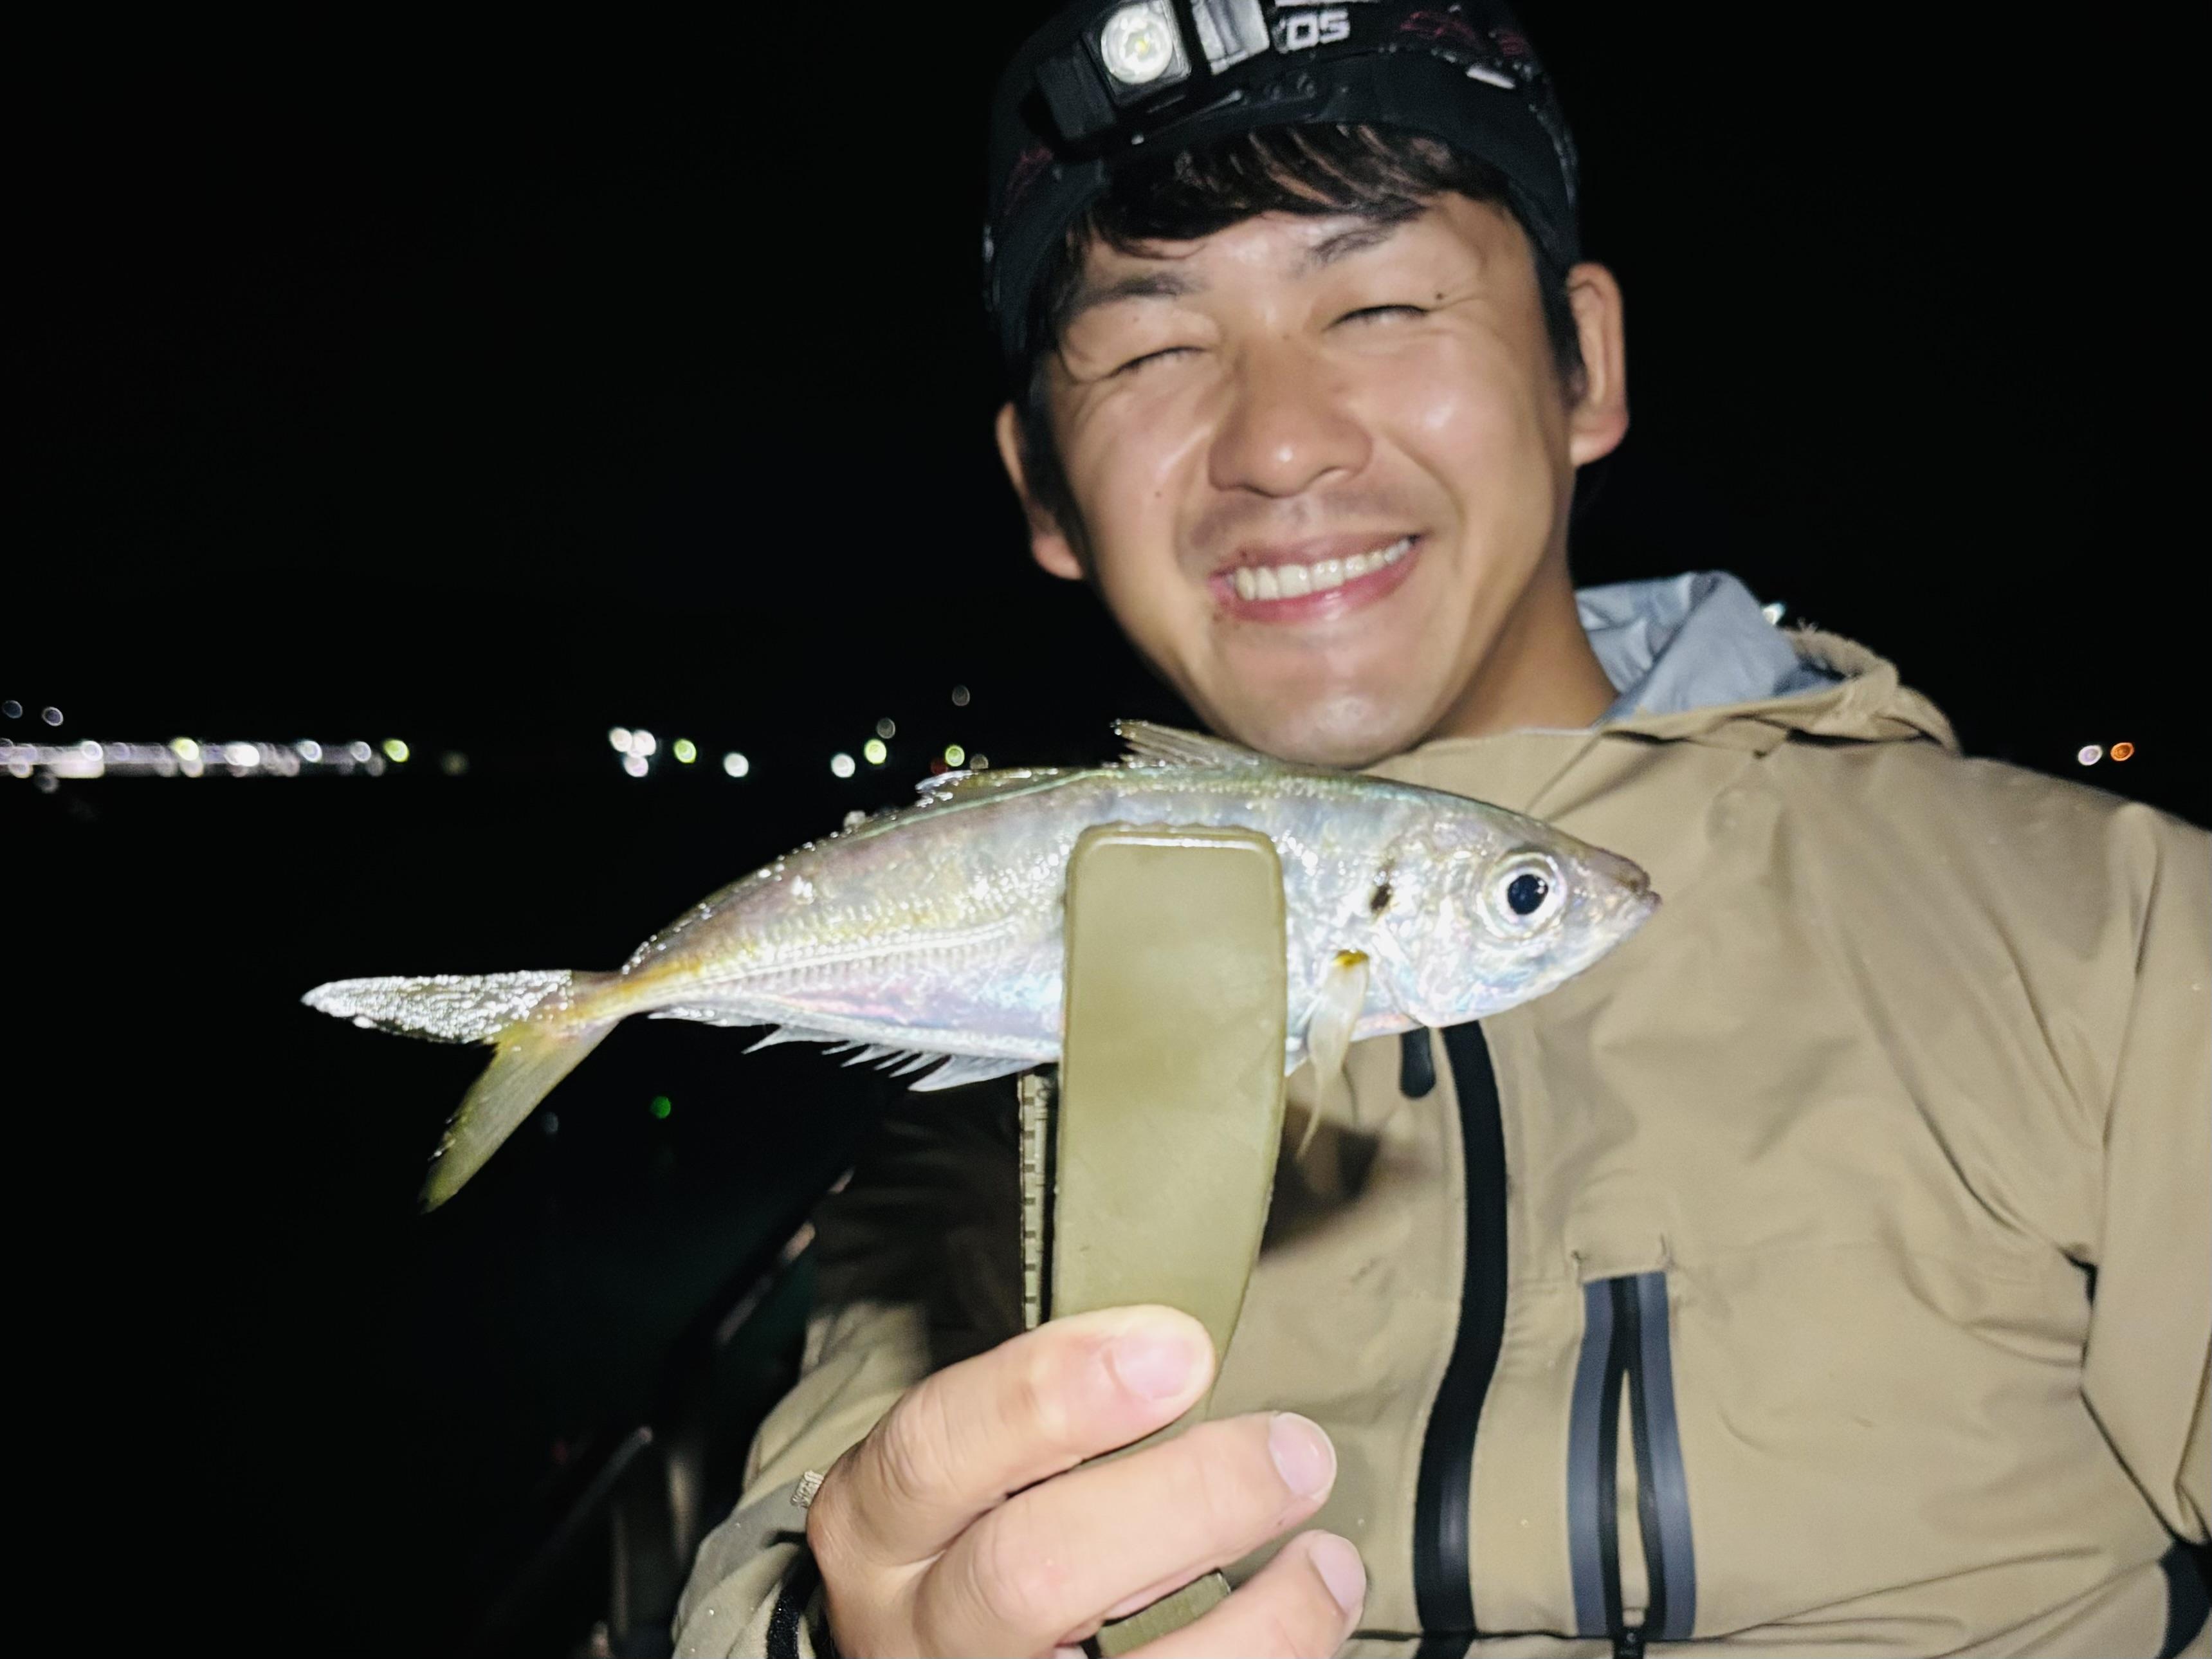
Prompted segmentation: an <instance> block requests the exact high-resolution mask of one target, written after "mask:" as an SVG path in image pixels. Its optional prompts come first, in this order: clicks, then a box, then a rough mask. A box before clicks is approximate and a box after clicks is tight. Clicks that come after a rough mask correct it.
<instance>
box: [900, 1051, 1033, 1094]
mask: <svg viewBox="0 0 2212 1659" xmlns="http://www.w3.org/2000/svg"><path fill="white" fill-rule="evenodd" d="M1039 1063H1040V1062H1039V1061H1037V1060H1023V1059H1009V1058H1008V1057H1007V1056H1006V1055H1004V1054H953V1055H951V1056H950V1057H948V1058H947V1059H946V1060H945V1064H944V1065H942V1066H939V1067H938V1068H937V1069H936V1070H935V1071H933V1072H925V1073H923V1074H922V1075H921V1076H920V1077H918V1078H916V1079H915V1080H914V1081H913V1082H912V1083H911V1084H909V1085H908V1087H909V1088H911V1089H913V1090H914V1091H915V1092H916V1093H927V1092H928V1091H931V1090H933V1089H957V1088H958V1087H960V1086H961V1085H963V1084H965V1083H984V1082H987V1081H989V1080H990V1079H992V1078H994V1077H1012V1075H1013V1074H1014V1073H1017V1072H1026V1071H1028V1070H1029V1069H1030V1066H1036V1065H1037V1064H1039Z"/></svg>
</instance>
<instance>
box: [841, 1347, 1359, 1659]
mask: <svg viewBox="0 0 2212 1659" xmlns="http://www.w3.org/2000/svg"><path fill="white" fill-rule="evenodd" d="M1212 1375H1213V1350H1212V1345H1211V1344H1210V1343H1209V1342H1208V1341H1207V1340H1206V1332H1205V1329H1204V1328H1203V1327H1201V1326H1200V1324H1199V1323H1198V1322H1197V1321H1196V1320H1194V1319H1192V1318H1190V1317H1189V1316H1187V1315H1184V1314H1181V1313H1177V1312H1176V1311H1175V1310H1173V1309H1170V1308H1115V1309H1109V1310H1105V1311H1103V1312H1100V1313H1093V1314H1083V1315H1079V1316H1075V1317H1073V1318H1069V1319H1065V1320H1059V1321H1055V1322H1053V1323H1051V1324H1048V1325H1045V1326H1042V1327H1041V1328H1038V1329H1036V1330H1034V1331H1030V1332H1029V1333H1027V1334H1024V1335H1022V1336H1018V1337H1016V1338H1014V1339H1013V1340H1012V1341H1010V1342H1006V1343H1004V1344H1001V1345H1000V1346H998V1347H996V1348H994V1349H992V1350H991V1351H990V1352H987V1353H983V1354H979V1355H977V1356H976V1357H975V1358H973V1359H969V1360H967V1361H964V1362H963V1363H962V1364H957V1365H952V1366H949V1367H947V1368H946V1369H945V1370H942V1371H939V1372H938V1373H937V1374H936V1375H935V1376H931V1377H928V1378H927V1379H925V1380H924V1381H923V1382H921V1383H917V1384H916V1385H915V1387H913V1388H911V1389H908V1390H907V1392H906V1393H905V1394H904V1395H902V1396H901V1397H900V1399H899V1401H898V1403H897V1404H896V1406H894V1407H891V1409H890V1413H889V1414H888V1415H886V1416H885V1417H884V1420H883V1421H882V1422H881V1423H879V1424H878V1425H876V1427H875V1429H874V1431H872V1433H871V1434H870V1435H869V1436H868V1437H867V1438H866V1440H863V1441H862V1442H861V1443H860V1444H859V1445H857V1446H855V1447H854V1448H853V1449H852V1450H850V1451H849V1452H848V1453H846V1454H845V1455H844V1456H842V1458H840V1459H838V1460H837V1462H836V1466H835V1467H834V1468H831V1469H830V1471H829V1475H828V1477H827V1478H826V1479H825V1480H823V1483H822V1489H821V1491H820V1492H818V1493H817V1495H816V1497H815V1499H814V1504H813V1507H812V1508H811V1509H810V1510H808V1512H807V1517H806V1540H807V1543H808V1545H809V1546H810V1547H811V1548H812V1550H813V1552H814V1557H815V1560H816V1562H817V1564H818V1565H819V1566H820V1567H821V1570H822V1581H823V1587H824V1589H825V1591H826V1593H827V1596H828V1605H829V1627H830V1633H831V1634H832V1636H833V1637H835V1638H836V1644H837V1646H838V1648H839V1650H841V1651H842V1652H844V1653H848V1654H853V1655H866V1654H891V1653H896V1654H1037V1653H1045V1652H1048V1651H1050V1650H1054V1649H1055V1648H1062V1649H1064V1648H1067V1647H1069V1646H1072V1645H1073V1644H1075V1643H1078V1642H1080V1641H1081V1640H1083V1639H1084V1638H1085V1637H1087V1636H1089V1635H1091V1633H1092V1632H1094V1631H1096V1630H1097V1628H1098V1626H1100V1625H1101V1624H1102V1623H1103V1622H1104V1621H1106V1620H1109V1619H1118V1618H1122V1617H1125V1616H1127V1614H1129V1613H1134V1612H1135V1611H1137V1609H1138V1608H1139V1607H1144V1606H1146V1605H1147V1604H1148V1603H1150V1602H1151V1601H1154V1600H1156V1599H1157V1598H1158V1597H1159V1596H1162V1595H1166V1594H1167V1593H1168V1592H1169V1591H1170V1590H1172V1589H1176V1587H1177V1586H1179V1585H1182V1584H1185V1583H1188V1582H1189V1581H1190V1580H1192V1579H1194V1578H1196V1577H1199V1576H1200V1574H1202V1573H1205V1572H1208V1571H1212V1569H1213V1568H1215V1567H1218V1566H1221V1565H1225V1563H1227V1562H1231V1561H1234V1560H1236V1559H1238V1558H1239V1557H1240V1556H1243V1555H1244V1554H1246V1553H1249V1551H1252V1550H1254V1549H1256V1548H1258V1547H1260V1546H1261V1545H1262V1544H1264V1543H1266V1542H1267V1541H1268V1540H1269V1539H1271V1538H1273V1537H1275V1536H1277V1535H1278V1534H1280V1533H1282V1532H1284V1531H1285V1530H1287V1529H1288V1528H1291V1527H1293V1526H1295V1525H1297V1523H1298V1522H1300V1521H1303V1520H1304V1519H1305V1518H1306V1516H1310V1515H1311V1514H1312V1513H1313V1512H1314V1511H1315V1510H1316V1509H1318V1508H1320V1507H1321V1503H1322V1499H1323V1498H1326V1497H1327V1496H1328V1489H1329V1486H1331V1484H1332V1483H1333V1482H1334V1480H1335V1479H1336V1452H1335V1449H1334V1447H1332V1446H1331V1445H1330V1444H1329V1443H1328V1436H1326V1435H1324V1434H1323V1433H1322V1431H1321V1430H1320V1429H1319V1428H1317V1427H1316V1426H1315V1425H1313V1424H1311V1423H1310V1422H1308V1421H1307V1420H1306V1419H1304V1418H1303V1417H1297V1416H1293V1415H1291V1413H1287V1412H1284V1413H1272V1414H1262V1415H1255V1416H1250V1417H1238V1418H1231V1419H1228V1420H1226V1421H1225V1422H1219V1423H1201V1424H1199V1425H1196V1426H1194V1427H1193V1428H1191V1429H1190V1430H1188V1431H1186V1432H1184V1433H1183V1434H1181V1435H1179V1436H1177V1437H1176V1438H1175V1439H1173V1440H1170V1441H1168V1442H1167V1443H1164V1444H1162V1445H1158V1446H1148V1447H1146V1449H1144V1450H1143V1451H1141V1452H1137V1453H1133V1454H1132V1455H1129V1456H1127V1457H1122V1458H1116V1459H1115V1461H1114V1462H1110V1463H1105V1464H1101V1465H1099V1466H1097V1467H1096V1468H1076V1465H1078V1464H1079V1463H1081V1462H1084V1460H1085V1459H1086V1458H1091V1457H1095V1456H1097V1455H1098V1454H1099V1453H1101V1452H1106V1451H1111V1450H1113V1449H1115V1447H1117V1446H1125V1445H1127V1444H1128V1443H1130V1442H1132V1441H1133V1440H1137V1439H1140V1438H1141V1437H1144V1436H1145V1435H1146V1434H1149V1433H1151V1432H1152V1431H1153V1430H1154V1429H1157V1428H1158V1427H1160V1426H1161V1425H1164V1424H1166V1423H1170V1422H1172V1421H1173V1420H1174V1419H1176V1417H1178V1416H1180V1415H1181V1414H1182V1413H1183V1412H1184V1411H1185V1410H1186V1409H1188V1407H1190V1405H1191V1404H1192V1403H1193V1402H1194V1401H1196V1400H1197V1399H1198V1397H1199V1396H1200V1395H1202V1394H1204V1393H1205V1392H1206V1384H1207V1383H1208V1382H1209V1381H1210V1380H1211V1379H1212ZM1366 1589H1367V1576H1366V1573H1365V1571H1364V1570H1363V1569H1362V1568H1361V1566H1360V1564H1359V1556H1358V1552H1357V1551H1356V1550H1354V1549H1353V1548H1352V1546H1351V1544H1350V1543H1348V1542H1346V1541H1345V1540H1343V1539H1341V1538H1338V1537H1335V1536H1334V1535H1333V1534H1328V1533H1323V1532H1313V1533H1307V1534H1304V1535H1302V1536H1300V1537H1298V1538H1295V1539H1293V1540H1291V1542H1290V1543H1288V1544H1286V1545H1285V1546H1284V1547H1283V1548H1282V1549H1281V1551H1280V1552H1279V1553H1277V1555H1276V1557H1275V1559H1273V1561H1272V1562H1270V1563H1269V1564H1268V1565H1267V1567H1265V1568H1264V1569H1262V1570H1261V1571H1260V1572H1259V1573H1257V1574H1256V1575H1255V1576H1254V1577H1253V1578H1252V1579H1251V1581H1250V1582H1249V1583H1246V1584H1244V1585H1243V1587H1241V1588H1240V1589H1238V1590H1237V1592H1236V1594H1235V1595H1231V1597H1230V1598H1229V1599H1228V1600H1227V1601H1224V1602H1223V1603H1222V1604H1221V1605H1220V1606H1219V1607H1215V1608H1214V1609H1213V1610H1212V1612H1210V1613H1206V1615H1205V1616H1204V1617H1202V1618H1200V1619H1198V1620H1194V1622H1193V1623H1191V1624H1189V1625H1188V1626H1184V1627H1183V1628H1182V1630H1180V1631H1177V1632H1175V1633H1173V1634H1172V1635H1170V1636H1166V1637H1163V1638H1160V1639H1159V1640H1158V1641H1156V1642H1153V1643H1152V1644H1148V1645H1147V1646H1146V1647H1144V1648H1142V1649H1140V1650H1139V1652H1141V1653H1144V1654H1146V1655H1154V1656H1163V1659H1164V1656H1169V1655H1199V1654H1285V1655H1308V1654H1311V1655H1324V1654H1330V1653H1334V1651H1335V1650H1337V1648H1338V1647H1340V1645H1342V1644H1343V1642H1344V1640H1345V1638H1346V1637H1347V1636H1349V1635H1350V1634H1351V1632H1352V1627H1353V1626H1354V1624H1355V1623H1356V1622H1357V1620H1358V1615H1359V1608H1360V1604H1361V1602H1362V1601H1363V1599H1364V1596H1365V1594H1366Z"/></svg>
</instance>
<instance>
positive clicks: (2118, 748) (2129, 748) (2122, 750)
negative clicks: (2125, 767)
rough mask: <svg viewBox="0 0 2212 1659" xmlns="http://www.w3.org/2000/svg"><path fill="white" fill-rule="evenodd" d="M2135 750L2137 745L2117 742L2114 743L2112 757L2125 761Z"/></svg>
mask: <svg viewBox="0 0 2212 1659" xmlns="http://www.w3.org/2000/svg"><path fill="white" fill-rule="evenodd" d="M2135 752H2136V746H2135V744H2131V743H2116V744H2113V745H2112V758H2113V759H2114V760H2116V761H2124V760H2125V759H2127V758H2128V757H2130V755H2132V754H2134V753H2135Z"/></svg>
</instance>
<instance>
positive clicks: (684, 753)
mask: <svg viewBox="0 0 2212 1659" xmlns="http://www.w3.org/2000/svg"><path fill="white" fill-rule="evenodd" d="M668 752H669V753H670V754H671V755H673V756H675V757H676V759H677V763H678V764H679V765H683V766H689V765H690V764H691V763H692V762H693V761H695V760H697V759H698V758H699V745H698V744H696V743H694V742H692V741H691V739H690V738H677V739H676V741H675V742H674V743H672V744H669V745H668Z"/></svg>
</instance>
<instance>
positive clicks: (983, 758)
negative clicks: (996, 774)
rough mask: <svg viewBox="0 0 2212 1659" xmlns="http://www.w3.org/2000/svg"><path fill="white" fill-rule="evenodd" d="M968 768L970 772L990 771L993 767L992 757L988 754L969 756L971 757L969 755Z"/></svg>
mask: <svg viewBox="0 0 2212 1659" xmlns="http://www.w3.org/2000/svg"><path fill="white" fill-rule="evenodd" d="M968 769H969V771H970V772H987V771H989V770H990V769H991V757H989V756H988V755H970V756H969V757H968Z"/></svg>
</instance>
